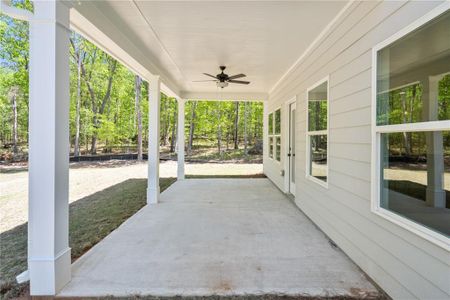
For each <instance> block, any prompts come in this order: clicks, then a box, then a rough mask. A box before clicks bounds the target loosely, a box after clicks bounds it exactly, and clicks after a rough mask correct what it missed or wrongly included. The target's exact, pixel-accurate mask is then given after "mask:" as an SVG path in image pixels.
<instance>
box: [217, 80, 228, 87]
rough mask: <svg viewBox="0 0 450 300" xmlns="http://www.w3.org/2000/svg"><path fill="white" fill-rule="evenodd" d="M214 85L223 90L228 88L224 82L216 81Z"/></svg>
mask: <svg viewBox="0 0 450 300" xmlns="http://www.w3.org/2000/svg"><path fill="white" fill-rule="evenodd" d="M216 84H217V87H220V88H224V87H227V86H228V82H226V81H217V82H216Z"/></svg>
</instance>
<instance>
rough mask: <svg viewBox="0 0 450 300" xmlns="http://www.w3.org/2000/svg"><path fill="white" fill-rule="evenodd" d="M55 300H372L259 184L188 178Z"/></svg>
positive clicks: (356, 275) (82, 266)
mask: <svg viewBox="0 0 450 300" xmlns="http://www.w3.org/2000/svg"><path fill="white" fill-rule="evenodd" d="M72 276H73V278H72V281H71V282H70V283H69V284H68V285H67V286H66V287H65V288H64V289H63V290H62V292H61V293H60V294H59V296H107V295H109V296H111V295H113V296H129V295H142V296H144V295H152V296H175V295H183V296H207V295H262V294H281V295H294V296H297V295H303V296H328V297H330V296H348V297H356V298H359V297H367V296H373V297H377V296H378V295H379V293H378V291H377V289H376V288H375V287H374V286H373V285H372V284H371V283H370V282H369V281H368V280H367V279H366V278H365V275H364V274H363V273H362V272H361V271H360V270H359V269H358V268H357V267H356V265H355V264H354V263H353V262H352V261H350V259H349V258H348V257H347V256H346V255H344V253H343V252H342V251H341V250H339V249H337V248H335V247H333V246H332V245H331V243H330V242H329V240H328V239H327V237H326V236H325V235H324V234H323V233H322V232H321V231H320V230H319V229H317V228H316V227H315V226H314V225H313V223H312V222H311V221H310V220H309V219H308V218H307V217H306V216H305V215H304V214H303V213H302V212H301V211H299V210H298V209H297V208H296V206H295V205H294V204H293V203H292V202H291V201H290V200H289V199H288V198H287V197H286V196H285V195H283V194H282V193H281V192H280V191H279V190H278V189H277V188H276V187H275V186H274V185H273V184H272V183H271V182H270V181H269V180H268V179H189V180H184V181H179V182H176V183H175V184H174V185H172V186H171V187H170V188H169V189H168V190H166V191H165V192H164V193H162V195H161V203H160V204H158V205H153V206H146V207H144V208H143V209H142V210H140V211H139V212H138V213H137V214H136V215H134V216H133V217H131V218H130V219H129V220H127V221H126V222H125V223H124V224H122V226H120V227H119V228H118V229H116V230H115V231H114V232H112V233H111V234H110V235H109V236H108V237H106V238H105V239H104V240H103V241H101V242H100V243H99V244H97V245H96V246H95V247H94V248H92V249H91V250H90V251H89V252H87V253H86V254H85V255H83V256H82V257H81V258H80V259H78V260H77V261H76V262H75V263H74V264H73V266H72Z"/></svg>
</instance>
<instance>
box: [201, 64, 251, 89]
mask: <svg viewBox="0 0 450 300" xmlns="http://www.w3.org/2000/svg"><path fill="white" fill-rule="evenodd" d="M219 68H220V70H221V71H222V72H221V73H219V74H217V75H216V76H214V75H211V74H208V73H203V74H204V75H206V76H209V77H212V78H214V80H197V81H194V82H205V81H215V82H216V84H217V87H220V88H224V87H227V86H228V83H237V84H249V83H250V81H243V80H235V79H238V78H242V77H245V76H247V75H245V74H237V75H233V76H228V75H227V74H225V73H224V72H223V71H225V69H226V67H225V66H220V67H219Z"/></svg>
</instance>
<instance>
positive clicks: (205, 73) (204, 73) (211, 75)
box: [203, 73, 217, 79]
mask: <svg viewBox="0 0 450 300" xmlns="http://www.w3.org/2000/svg"><path fill="white" fill-rule="evenodd" d="M203 75H206V76H209V77H212V78H215V79H217V77H216V76H214V75H211V74H208V73H203Z"/></svg>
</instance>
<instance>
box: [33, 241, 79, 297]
mask: <svg viewBox="0 0 450 300" xmlns="http://www.w3.org/2000/svg"><path fill="white" fill-rule="evenodd" d="M28 270H29V275H30V295H31V296H54V295H56V294H57V293H58V292H59V291H61V289H62V288H63V287H64V286H65V285H66V284H67V283H69V281H70V279H71V277H72V272H71V249H70V248H66V249H65V250H63V251H61V252H60V253H59V254H57V255H56V256H55V257H54V258H48V257H44V258H41V257H35V258H33V257H31V258H29V259H28Z"/></svg>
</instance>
